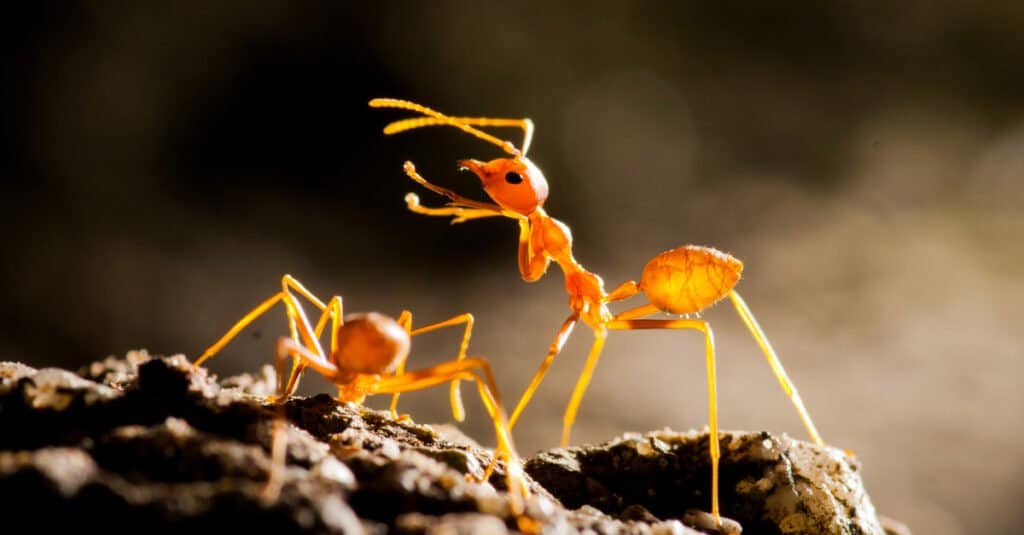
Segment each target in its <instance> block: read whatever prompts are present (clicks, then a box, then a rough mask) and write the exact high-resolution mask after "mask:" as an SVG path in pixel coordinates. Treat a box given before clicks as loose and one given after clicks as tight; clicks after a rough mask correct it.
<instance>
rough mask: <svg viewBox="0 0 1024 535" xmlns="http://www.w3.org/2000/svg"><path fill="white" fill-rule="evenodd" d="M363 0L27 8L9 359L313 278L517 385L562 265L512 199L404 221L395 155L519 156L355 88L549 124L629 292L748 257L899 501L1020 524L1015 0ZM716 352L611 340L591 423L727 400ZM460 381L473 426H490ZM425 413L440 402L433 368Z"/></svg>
mask: <svg viewBox="0 0 1024 535" xmlns="http://www.w3.org/2000/svg"><path fill="white" fill-rule="evenodd" d="M374 4H375V5H374V6H372V7H371V6H370V5H368V4H366V3H357V2H290V1H283V0H281V1H273V0H270V1H262V2H255V3H254V2H239V1H233V0H231V1H227V0H226V1H221V2H216V3H206V2H184V3H181V2H175V3H166V4H164V5H163V6H157V5H152V4H150V5H146V6H139V5H135V4H133V3H122V2H79V3H69V4H67V5H64V6H62V7H61V8H55V7H53V6H50V5H46V4H44V3H27V4H24V5H22V6H21V7H20V9H21V10H22V11H20V12H19V13H16V14H14V16H13V17H11V18H9V19H8V25H7V26H8V27H7V31H6V33H7V40H8V42H7V46H5V47H4V50H5V53H4V55H5V56H6V57H5V58H4V61H3V64H4V69H3V72H4V79H3V84H2V86H0V96H2V97H0V98H2V106H3V107H2V110H0V113H2V116H3V120H2V122H0V125H2V127H0V128H2V143H0V151H2V152H0V154H2V155H3V156H2V160H3V168H2V169H0V176H2V186H0V198H2V200H3V202H2V206H3V209H2V210H0V230H2V238H0V239H2V240H3V242H2V251H3V253H2V254H3V261H2V262H0V299H2V301H3V303H4V306H3V307H2V309H0V358H2V359H5V360H21V361H24V362H26V363H28V364H30V365H33V366H36V367H42V366H70V367H77V366H80V365H82V364H85V363H87V362H89V361H92V360H95V359H101V358H104V357H105V356H107V355H123V354H124V353H125V352H126V351H128V350H130V349H134V348H145V349H148V350H149V351H150V352H152V353H158V354H173V353H184V354H186V355H188V356H189V358H195V357H196V356H198V355H199V354H200V353H201V352H202V351H203V349H205V348H206V347H207V346H208V345H210V344H211V343H213V342H214V341H215V340H216V339H217V337H219V336H220V335H221V334H222V333H223V332H224V331H225V330H226V329H227V328H228V327H230V326H231V325H232V324H233V322H234V321H235V320H237V319H238V318H239V317H241V315H242V314H244V313H245V312H246V311H248V310H249V309H250V308H251V307H252V306H254V305H255V304H256V303H258V302H260V301H261V300H262V299H264V298H266V297H268V296H270V295H271V294H272V293H274V292H275V291H277V290H278V288H279V280H280V277H281V275H283V274H284V273H291V274H293V275H295V276H296V277H297V278H298V279H299V280H301V281H303V282H304V283H305V284H306V285H307V286H308V287H309V288H310V289H311V290H312V291H314V292H316V293H318V294H319V295H321V296H323V297H325V298H326V297H328V296H330V295H332V294H340V295H342V296H344V298H345V304H346V307H347V310H348V311H357V310H363V311H365V310H379V311H382V312H386V313H389V314H393V315H397V314H398V313H399V311H400V310H402V309H403V308H408V309H410V310H412V311H413V313H414V318H415V320H416V323H417V324H425V323H428V322H434V321H439V320H442V319H445V318H447V317H449V316H452V315H455V314H458V313H461V312H465V311H471V312H473V313H474V314H475V315H476V318H477V328H476V331H475V332H474V335H473V339H472V345H471V352H472V353H473V354H479V355H484V356H486V357H487V358H489V359H490V360H491V362H492V363H493V365H494V369H495V372H496V374H497V376H498V381H499V386H500V388H501V390H502V392H503V394H504V397H505V398H506V400H507V401H508V403H509V404H514V401H515V400H516V399H518V396H519V394H520V393H521V392H522V389H523V388H524V387H525V386H526V384H527V382H528V380H529V377H530V376H531V374H532V373H533V371H534V370H535V368H536V366H537V365H539V363H540V361H541V359H542V357H543V355H544V353H545V351H546V349H547V347H548V345H549V344H550V342H551V339H552V337H553V336H554V334H555V331H556V330H557V328H558V326H559V325H560V323H561V321H562V320H563V319H564V318H565V316H566V315H567V314H568V307H567V303H566V297H565V293H564V290H563V288H562V284H563V283H562V278H561V273H560V272H559V271H558V270H557V269H556V268H552V270H551V271H550V272H549V274H548V276H547V277H545V278H544V279H543V280H541V281H540V282H537V283H534V284H527V283H525V282H523V281H522V280H521V279H520V278H519V275H518V272H517V270H516V263H515V250H516V228H515V225H514V224H513V223H512V222H511V221H508V220H497V219H495V220H482V221H475V222H471V223H467V224H464V225H458V226H451V225H449V224H448V222H447V221H446V220H443V219H440V218H427V217H423V216H418V215H415V214H411V213H409V212H407V211H406V210H405V208H404V204H403V202H402V197H403V195H404V194H405V193H406V192H407V191H414V190H415V191H418V190H417V188H416V187H414V186H415V185H414V184H412V183H411V182H410V181H408V180H407V179H406V178H405V177H404V175H403V174H402V171H401V166H402V162H403V161H404V160H406V159H411V160H413V161H415V162H416V163H417V166H418V168H419V169H420V171H421V172H422V173H423V174H424V175H425V176H427V177H428V178H430V179H432V180H434V181H436V182H438V183H440V184H444V185H446V186H449V187H452V188H455V189H457V190H459V191H461V192H464V193H465V194H467V195H470V196H476V197H480V195H481V194H480V191H479V187H478V182H477V181H476V180H475V179H474V178H473V177H472V176H471V175H468V174H459V173H457V172H456V168H455V161H456V160H457V159H460V158H466V157H475V158H480V159H490V158H493V157H497V156H499V152H498V151H497V150H496V149H495V148H494V147H492V146H489V145H486V144H483V143H481V142H479V141H477V140H475V139H472V138H469V137H468V136H465V135H463V134H461V133H459V132H457V131H455V130H453V129H440V128H439V129H428V130H423V131H415V132H410V133H407V134H403V135H401V136H397V137H394V138H391V137H384V136H383V135H382V133H381V128H382V127H383V126H384V125H385V124H386V123H387V122H389V121H391V120H394V119H398V118H402V117H405V116H406V115H407V114H404V113H402V112H396V111H394V110H371V109H369V108H368V107H367V106H366V103H367V101H368V100H369V99H370V98H372V97H376V96H390V97H399V98H407V99H412V100H416V101H419V102H422V103H424V104H427V105H430V106H433V107H435V108H437V109H439V110H442V111H445V112H448V113H451V114H455V115H488V116H498V117H506V116H507V117H521V116H529V117H532V118H533V120H534V121H535V122H536V124H537V133H536V136H535V138H534V144H533V149H532V150H531V154H530V156H531V157H532V158H533V160H534V161H536V162H537V163H538V164H539V165H541V167H542V168H543V169H544V171H545V174H546V176H547V178H548V180H549V182H550V185H551V195H550V199H549V201H548V203H547V205H546V206H547V209H548V211H549V213H550V214H552V215H553V216H555V217H557V218H559V219H561V220H563V221H565V222H566V223H567V224H568V225H569V226H570V227H571V228H572V229H573V233H574V236H575V240H576V248H575V252H576V256H577V258H578V259H579V260H580V261H581V262H582V263H583V264H584V265H585V266H586V267H588V268H589V269H591V270H593V271H595V272H597V273H599V274H601V275H602V276H603V277H604V279H605V281H606V284H607V286H608V287H609V288H611V287H613V286H615V285H617V284H618V283H619V282H621V281H623V280H626V279H629V278H637V277H639V275H640V270H641V268H642V267H643V265H644V264H645V263H646V261H647V260H648V259H649V258H650V257H652V256H653V255H655V254H657V253H659V252H661V251H662V250H665V249H669V248H672V247H676V246H678V245H682V244H686V243H694V244H705V245H712V246H715V247H718V248H720V249H723V250H725V251H729V252H731V253H732V254H734V255H735V256H737V257H739V258H740V259H742V260H743V261H744V262H745V264H746V270H745V271H744V280H743V281H742V282H741V284H740V286H739V290H740V291H741V292H742V293H743V295H744V296H745V297H746V299H747V301H748V302H749V304H750V306H751V307H752V309H753V310H754V313H755V314H756V315H757V316H758V318H759V319H760V321H761V323H762V326H763V327H764V329H765V331H766V332H767V334H768V336H769V337H770V338H771V340H772V342H773V343H774V345H775V346H776V348H777V349H778V351H779V353H780V356H781V358H782V361H783V363H784V364H785V365H786V366H787V368H788V370H789V373H790V375H791V376H792V378H793V380H794V381H795V382H796V384H797V386H798V387H799V388H800V390H801V393H802V395H803V397H804V400H805V402H806V403H807V406H808V408H809V410H810V412H811V414H812V416H813V417H815V419H816V422H817V424H818V427H819V428H820V430H821V432H822V434H823V435H824V437H825V439H826V440H827V441H829V442H830V443H833V444H835V445H838V446H841V447H843V448H848V449H852V450H854V451H856V452H857V453H858V455H859V457H860V458H861V460H862V461H863V464H864V468H863V475H864V479H865V481H866V483H867V489H868V492H869V493H870V495H871V496H872V498H873V500H874V502H875V505H876V507H877V508H878V510H879V511H880V512H881V513H882V514H885V515H888V516H891V517H894V518H897V519H899V520H902V521H904V522H906V523H908V524H909V525H910V527H911V528H913V529H914V531H915V533H930V534H957V533H969V532H978V531H979V530H981V531H984V532H986V533H1003V532H1007V533H1008V532H1010V531H1011V529H1012V528H1011V526H1018V525H1019V524H1020V523H1021V522H1022V521H1024V517H1022V516H1021V514H1022V513H1020V510H1019V508H1018V507H1017V505H1018V504H1019V501H1020V498H1019V496H1020V495H1021V493H1022V492H1024V483H1022V481H1021V476H1022V475H1024V458H1022V456H1021V454H1020V451H1021V448H1020V445H1019V444H1020V441H1021V440H1022V439H1024V429H1022V427H1021V413H1022V411H1024V392H1022V389H1021V388H1020V386H1019V385H1020V376H1021V372H1022V368H1024V366H1022V362H1024V354H1022V353H1024V349H1022V347H1024V345H1022V343H1021V342H1022V340H1021V332H1022V331H1021V327H1020V326H1019V324H1018V321H1019V318H1020V317H1021V316H1020V313H1021V311H1022V308H1021V306H1020V304H1019V303H1020V302H1021V300H1022V298H1024V282H1022V280H1024V279H1022V275H1024V247H1022V237H1024V211H1022V208H1021V206H1022V202H1024V181H1022V177H1024V32H1021V28H1022V27H1024V4H1020V3H1014V2H994V3H987V4H986V5H984V6H982V5H977V6H975V5H971V4H968V3H960V2H940V3H939V5H936V4H934V3H924V2H902V3H898V5H888V4H884V3H875V4H874V5H867V6H865V5H863V4H862V3H859V2H834V3H827V5H823V4H819V3H814V2H798V3H795V4H789V5H779V4H776V3H771V4H759V3H737V4H734V5H725V4H722V5H718V4H716V5H705V4H703V3H696V2H695V3H681V2H680V3H677V2H631V3H626V2H584V3H576V4H561V5H552V4H548V3H542V2H535V3H529V2H528V3H525V4H522V3H517V4H508V3H489V4H484V3H469V2H420V3H413V2H394V3H391V2H384V3H374ZM499 133H500V134H501V135H503V136H508V137H509V138H511V139H513V140H515V141H516V142H517V143H518V142H519V139H520V137H519V135H518V134H517V132H515V131H504V132H499ZM420 193H421V197H422V198H423V201H424V203H425V204H438V203H440V199H438V198H437V197H436V196H433V195H431V194H429V192H422V191H420ZM635 304H639V301H636V302H630V303H627V306H632V305H635ZM705 318H707V319H708V320H709V321H711V323H712V325H713V326H714V328H715V330H716V337H717V340H718V345H719V374H720V382H721V384H720V394H719V395H720V411H721V414H720V417H721V424H722V426H723V427H724V428H726V429H752V430H762V429H764V430H769V431H772V432H776V433H782V432H786V433H789V434H791V435H793V436H795V437H798V438H805V433H804V431H803V428H802V427H801V425H800V422H799V419H798V418H797V416H796V414H795V411H793V410H792V408H791V406H790V405H789V402H788V400H787V399H786V398H785V396H784V395H783V394H782V392H781V391H780V389H779V387H778V385H777V384H776V382H775V380H774V378H773V377H772V375H771V373H770V371H769V368H768V366H767V365H766V364H765V362H764V359H763V357H762V356H761V354H760V353H759V352H758V349H757V346H756V344H755V343H754V341H753V339H752V338H751V337H750V335H749V334H748V333H747V332H746V331H745V330H744V329H743V326H742V324H741V323H740V321H739V319H738V318H737V317H736V315H735V313H734V311H733V310H732V308H731V307H730V306H728V305H726V306H718V307H715V308H713V309H711V310H710V311H708V312H707V313H706V314H705ZM459 331H460V330H459V329H450V332H444V331H442V332H437V333H431V334H428V335H424V336H422V337H421V338H419V339H417V340H415V342H414V346H413V354H412V357H411V361H410V367H420V366H424V367H425V366H429V365H432V364H437V363H439V362H442V361H445V360H448V359H451V358H453V357H454V356H455V353H456V350H457V345H458V338H459V335H460V332H459ZM286 332H287V329H286V324H285V320H284V314H283V312H282V311H280V310H275V311H274V312H273V313H271V314H269V315H268V316H267V317H266V318H264V319H263V320H261V321H260V322H257V324H256V325H254V327H253V328H251V329H249V330H248V331H246V332H245V333H243V335H242V336H240V337H239V338H238V339H237V340H236V341H235V342H234V343H233V344H232V345H230V346H229V347H228V348H226V349H225V350H224V352H223V353H222V354H221V356H220V357H218V358H216V359H214V360H213V361H210V363H209V367H210V368H211V369H212V370H213V371H214V372H216V373H219V374H222V375H228V374H234V373H239V372H243V371H255V370H257V369H258V368H259V366H261V365H263V364H267V363H271V362H272V358H273V357H272V354H273V353H272V352H273V343H274V340H276V338H277V337H278V336H279V335H282V334H284V333H286ZM591 340H592V338H591V335H590V332H589V330H588V329H586V328H585V327H583V326H581V327H579V328H578V329H577V330H576V333H575V334H574V336H573V338H572V340H571V341H570V343H569V344H568V346H567V347H566V350H565V352H564V354H563V356H561V357H560V358H559V359H558V360H557V361H556V362H555V364H554V366H553V368H552V371H551V373H550V374H549V376H548V378H547V380H546V381H545V382H544V384H543V385H542V387H541V388H540V390H539V392H538V394H537V395H536V396H535V398H534V401H533V402H532V404H531V405H530V406H529V407H528V408H527V410H526V412H525V413H524V416H523V419H522V420H521V423H520V425H519V426H517V428H516V439H517V440H518V445H519V448H520V449H521V450H522V453H524V454H525V455H531V454H533V453H535V452H536V451H538V450H540V449H545V448H549V447H553V446H555V445H556V444H557V441H558V437H559V431H560V428H561V415H562V410H563V409H564V407H565V404H566V403H567V401H568V398H569V394H570V391H571V388H572V384H573V382H574V381H575V379H576V377H577V374H578V373H579V371H580V368H581V366H582V362H583V358H584V356H585V353H586V350H587V348H588V347H589V345H590V342H591ZM702 343H703V342H702V339H701V337H700V335H699V334H696V333H690V332H675V333H668V332H666V333H660V332H635V333H613V334H612V336H611V338H610V340H609V343H608V345H607V348H606V350H605V352H604V355H603V357H602V361H601V363H600V365H599V366H598V368H597V373H596V375H595V378H594V381H593V383H592V386H591V387H590V389H589V391H588V393H587V396H586V398H585V399H584V401H583V405H582V408H581V412H580V417H579V421H578V424H577V425H576V427H575V431H574V434H573V441H574V442H576V443H582V442H601V441H605V440H609V439H611V438H613V437H614V436H617V435H618V434H620V433H622V432H625V431H646V430H652V429H659V428H662V427H664V426H670V427H672V428H676V429H690V428H694V427H696V428H700V427H703V426H704V425H705V424H706V422H707V405H706V385H705V384H704V369H703V359H702V347H703V346H702ZM320 391H326V392H331V390H330V388H329V385H328V384H327V383H326V382H324V381H322V380H321V379H319V378H316V377H314V376H313V375H312V374H310V375H309V376H308V377H307V379H306V380H305V381H304V383H303V392H304V393H314V392H320ZM464 394H465V398H466V401H467V406H468V408H469V419H468V421H467V423H466V424H465V425H464V429H466V430H467V432H469V433H470V434H471V435H473V436H474V437H476V438H477V439H479V440H480V441H481V442H482V443H484V444H493V437H492V436H491V434H490V431H489V428H488V423H487V420H486V418H485V416H484V412H483V410H482V409H481V407H480V405H479V402H478V401H477V400H476V399H475V392H474V390H473V389H472V388H464ZM386 401H387V400H385V399H379V400H376V399H375V400H372V404H373V405H374V406H376V407H383V406H385V404H386ZM402 408H403V410H404V411H406V412H409V413H411V414H412V415H413V417H414V418H415V419H417V420H419V421H426V422H431V421H448V420H450V419H451V417H450V413H449V409H448V406H447V389H445V388H438V389H435V390H431V391H425V392H420V393H415V394H411V395H407V396H405V397H404V398H403V403H402ZM981 526H984V527H983V528H982V527H981Z"/></svg>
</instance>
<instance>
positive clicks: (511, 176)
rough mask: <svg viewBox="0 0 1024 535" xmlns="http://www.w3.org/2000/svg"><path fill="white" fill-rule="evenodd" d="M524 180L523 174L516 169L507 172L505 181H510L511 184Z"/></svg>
mask: <svg viewBox="0 0 1024 535" xmlns="http://www.w3.org/2000/svg"><path fill="white" fill-rule="evenodd" d="M522 181H523V175H520V174H519V173H517V172H515V171H509V172H507V173H505V182H508V183H509V184H519V183H521V182H522Z"/></svg>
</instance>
